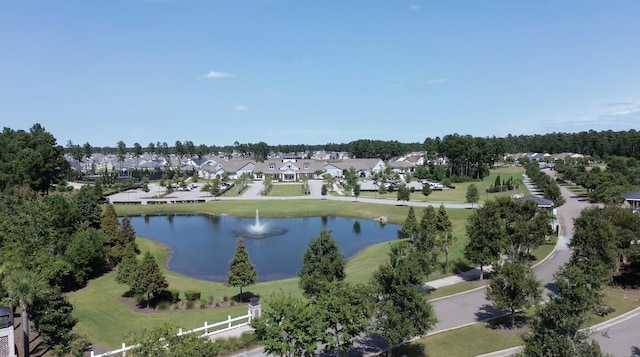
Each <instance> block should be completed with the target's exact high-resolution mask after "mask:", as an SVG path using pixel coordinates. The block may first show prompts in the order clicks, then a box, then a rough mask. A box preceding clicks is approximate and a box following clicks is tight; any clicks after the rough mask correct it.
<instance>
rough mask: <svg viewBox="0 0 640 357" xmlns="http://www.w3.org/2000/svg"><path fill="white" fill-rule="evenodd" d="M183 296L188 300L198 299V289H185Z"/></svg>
mask: <svg viewBox="0 0 640 357" xmlns="http://www.w3.org/2000/svg"><path fill="white" fill-rule="evenodd" d="M184 297H185V298H186V299H187V300H188V301H196V300H198V299H200V290H185V291H184Z"/></svg>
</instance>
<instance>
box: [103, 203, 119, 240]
mask: <svg viewBox="0 0 640 357" xmlns="http://www.w3.org/2000/svg"><path fill="white" fill-rule="evenodd" d="M100 228H101V229H102V232H104V234H105V238H106V240H107V243H108V244H109V246H110V247H112V246H114V244H115V242H116V241H117V240H118V234H119V225H118V214H117V213H116V209H115V207H113V205H112V204H108V205H107V207H106V209H105V210H104V213H103V214H102V221H101V223H100Z"/></svg>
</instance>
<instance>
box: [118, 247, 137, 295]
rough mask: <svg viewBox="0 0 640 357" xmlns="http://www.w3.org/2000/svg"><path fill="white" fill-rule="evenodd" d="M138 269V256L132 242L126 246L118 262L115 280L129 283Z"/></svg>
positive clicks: (120, 282)
mask: <svg viewBox="0 0 640 357" xmlns="http://www.w3.org/2000/svg"><path fill="white" fill-rule="evenodd" d="M137 270H138V258H137V257H136V250H135V248H134V247H133V245H132V244H129V245H127V246H126V248H125V250H124V254H123V256H122V260H121V261H120V263H119V264H118V271H117V272H116V282H117V283H118V284H123V285H131V278H132V277H133V276H134V274H135V272H136V271H137Z"/></svg>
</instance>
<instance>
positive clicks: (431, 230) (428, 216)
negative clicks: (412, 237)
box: [420, 206, 438, 234]
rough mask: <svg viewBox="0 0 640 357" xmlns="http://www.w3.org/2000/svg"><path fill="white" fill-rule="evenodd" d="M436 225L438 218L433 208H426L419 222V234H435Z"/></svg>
mask: <svg viewBox="0 0 640 357" xmlns="http://www.w3.org/2000/svg"><path fill="white" fill-rule="evenodd" d="M437 224H438V216H437V214H436V210H435V208H433V206H427V207H426V208H425V209H424V214H423V215H422V219H421V220H420V233H421V234H436V232H437Z"/></svg>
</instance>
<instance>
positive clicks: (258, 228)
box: [235, 209, 287, 238]
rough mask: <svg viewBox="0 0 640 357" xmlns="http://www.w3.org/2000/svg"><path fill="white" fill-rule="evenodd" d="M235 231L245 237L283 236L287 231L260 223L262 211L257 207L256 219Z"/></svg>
mask: <svg viewBox="0 0 640 357" xmlns="http://www.w3.org/2000/svg"><path fill="white" fill-rule="evenodd" d="M235 233H236V234H237V235H238V236H240V237H243V238H266V237H273V236H281V235H283V234H285V233H287V230H286V229H284V228H277V227H270V226H269V225H268V224H267V223H260V213H259V212H258V210H257V209H256V220H255V222H254V223H253V224H252V225H249V226H248V227H246V228H241V229H237V230H235Z"/></svg>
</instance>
